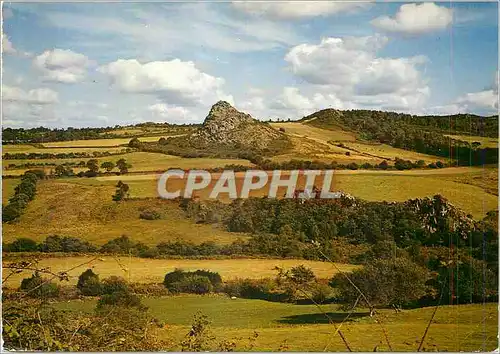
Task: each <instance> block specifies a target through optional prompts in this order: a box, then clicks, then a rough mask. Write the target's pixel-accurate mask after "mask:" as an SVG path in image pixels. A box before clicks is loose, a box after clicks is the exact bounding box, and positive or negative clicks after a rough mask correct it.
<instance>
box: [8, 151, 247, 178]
mask: <svg viewBox="0 0 500 354" xmlns="http://www.w3.org/2000/svg"><path fill="white" fill-rule="evenodd" d="M96 159H97V161H98V163H99V165H101V163H103V162H105V161H112V162H116V161H118V160H119V159H125V160H127V162H128V163H129V164H131V165H132V167H131V168H130V169H129V171H130V172H144V171H148V172H151V171H166V170H167V169H169V168H181V169H193V168H201V169H205V168H206V169H209V168H215V167H224V166H225V165H231V164H235V165H244V166H253V164H252V163H250V162H249V161H248V160H243V159H215V158H214V159H213V158H184V157H179V156H173V155H166V154H161V153H153V152H131V153H128V154H123V155H114V156H106V157H99V158H96ZM88 160H90V158H85V159H82V158H75V159H41V160H4V164H10V163H13V164H23V163H27V162H34V163H50V164H56V165H59V164H63V163H68V162H73V163H79V162H80V161H85V162H86V161H88ZM4 167H5V166H4ZM36 168H43V169H44V170H45V171H46V172H47V173H48V172H49V171H50V170H51V169H54V167H36ZM26 170H28V169H8V170H5V169H4V170H3V174H4V175H13V176H14V175H22V174H23V173H24V172H25V171H26ZM73 170H74V172H75V173H78V172H79V171H86V170H87V169H86V168H78V167H73ZM114 171H118V169H116V168H115V169H114Z"/></svg>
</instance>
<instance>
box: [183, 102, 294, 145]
mask: <svg viewBox="0 0 500 354" xmlns="http://www.w3.org/2000/svg"><path fill="white" fill-rule="evenodd" d="M277 139H286V137H285V136H284V134H282V133H281V132H279V131H277V130H275V129H273V128H272V127H271V126H270V125H269V124H268V123H264V122H260V121H258V120H257V119H254V118H252V116H251V115H249V114H246V113H243V112H240V111H238V110H237V109H236V108H234V107H233V106H231V105H230V104H229V103H228V102H225V101H219V102H217V103H216V104H214V105H213V106H212V108H211V109H210V112H209V113H208V115H207V117H206V118H205V121H204V122H203V125H202V126H201V127H199V128H198V129H197V130H196V131H195V132H193V133H192V134H191V135H190V136H189V137H188V140H189V141H190V142H191V143H192V144H193V145H194V146H196V147H200V148H203V147H206V146H213V145H214V144H216V145H225V146H232V147H240V148H243V149H245V148H248V149H258V150H262V149H265V148H268V147H269V146H271V145H272V144H273V142H274V141H276V140H277Z"/></svg>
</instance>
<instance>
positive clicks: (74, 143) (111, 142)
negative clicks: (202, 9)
mask: <svg viewBox="0 0 500 354" xmlns="http://www.w3.org/2000/svg"><path fill="white" fill-rule="evenodd" d="M181 135H183V134H172V135H169V134H165V135H164V137H169V136H181ZM161 137H162V136H160V135H155V136H141V137H138V139H139V141H142V142H152V141H158V139H160V138H161ZM130 139H131V138H117V139H91V140H71V141H56V142H50V143H43V144H42V145H43V146H45V147H47V148H65V147H93V146H105V147H107V146H110V147H111V146H122V145H127V144H128V143H129V142H130Z"/></svg>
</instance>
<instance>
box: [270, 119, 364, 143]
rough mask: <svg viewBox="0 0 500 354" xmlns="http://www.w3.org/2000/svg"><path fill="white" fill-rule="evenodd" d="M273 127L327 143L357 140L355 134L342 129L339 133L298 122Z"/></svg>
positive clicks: (290, 133) (289, 133)
mask: <svg viewBox="0 0 500 354" xmlns="http://www.w3.org/2000/svg"><path fill="white" fill-rule="evenodd" d="M271 126H272V127H273V128H275V129H280V128H283V129H285V133H286V134H288V135H293V136H298V137H307V138H311V139H315V140H320V141H324V142H327V141H329V140H334V141H355V140H356V136H355V135H354V134H352V133H350V132H347V131H344V130H341V129H339V130H338V131H335V130H326V129H321V128H316V127H313V126H310V125H307V124H302V123H297V122H285V123H271Z"/></svg>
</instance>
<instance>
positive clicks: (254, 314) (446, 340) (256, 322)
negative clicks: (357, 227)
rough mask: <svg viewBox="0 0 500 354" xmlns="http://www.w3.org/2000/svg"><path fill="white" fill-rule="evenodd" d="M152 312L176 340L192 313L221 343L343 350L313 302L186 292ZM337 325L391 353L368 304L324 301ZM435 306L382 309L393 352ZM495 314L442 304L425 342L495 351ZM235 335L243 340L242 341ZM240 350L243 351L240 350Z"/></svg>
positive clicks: (363, 343) (364, 346) (416, 333)
mask: <svg viewBox="0 0 500 354" xmlns="http://www.w3.org/2000/svg"><path fill="white" fill-rule="evenodd" d="M143 302H144V304H145V305H147V306H148V307H149V309H150V310H149V311H150V312H151V314H152V315H154V316H156V317H157V318H158V319H160V320H162V321H163V322H164V323H165V326H164V328H163V329H162V330H161V332H160V333H161V335H162V336H164V337H165V338H170V339H174V342H177V343H178V342H179V341H180V340H182V337H183V336H184V335H185V334H186V333H187V332H188V331H189V328H190V324H191V323H192V318H193V315H194V314H195V313H197V312H198V311H201V313H203V314H205V315H207V316H208V318H209V320H211V322H212V323H211V327H210V328H211V331H212V333H213V335H215V336H216V337H217V338H218V339H219V340H220V339H236V340H237V343H239V344H240V345H241V346H242V347H245V345H247V344H248V342H247V340H246V339H247V338H248V337H250V336H252V334H253V333H254V331H256V332H257V333H258V337H257V339H256V340H255V342H254V345H255V347H254V348H253V350H258V351H277V350H278V349H279V347H280V346H282V345H284V344H285V345H286V346H287V347H288V348H287V351H346V347H345V346H344V344H343V343H342V341H341V339H340V337H339V336H338V335H337V334H335V329H334V327H333V325H331V324H329V323H328V320H327V319H326V317H325V316H324V315H323V314H322V313H321V312H320V310H319V309H318V308H317V307H316V306H314V305H295V304H286V303H275V302H267V301H263V300H248V299H234V300H232V299H229V298H228V297H226V296H217V295H212V296H195V295H181V296H174V297H162V298H145V299H144V300H143ZM56 306H57V307H58V308H60V309H65V310H70V311H84V312H90V311H93V308H94V306H95V301H93V300H85V301H83V302H82V301H69V302H62V303H58V304H57V305H56ZM321 310H322V311H323V312H327V313H328V314H329V316H330V318H331V319H332V320H333V321H335V322H337V323H336V326H340V325H341V323H342V327H341V330H342V331H343V334H344V336H345V337H346V339H347V341H348V342H349V344H350V346H351V348H352V349H353V350H354V351H365V352H369V351H373V350H374V348H375V347H377V349H378V351H388V350H389V348H388V346H387V345H386V344H385V343H386V342H385V339H384V335H383V333H382V330H381V327H380V326H379V325H378V324H376V323H375V321H374V318H370V317H369V316H368V312H367V310H365V309H359V310H358V311H356V312H355V313H353V314H352V315H351V316H350V318H349V319H348V320H347V321H345V322H343V321H344V319H345V318H346V316H347V313H346V312H343V311H341V310H340V309H339V308H338V306H337V305H335V304H329V305H321ZM433 310H434V309H433V308H431V307H428V308H420V309H415V310H404V311H403V312H402V313H398V314H396V313H394V311H392V310H379V315H378V316H380V317H379V318H380V319H381V321H382V323H383V326H384V328H385V330H386V332H387V337H388V338H389V342H390V343H391V346H392V348H393V350H394V351H416V350H417V348H418V345H419V343H420V339H421V338H422V334H423V333H424V330H425V327H426V325H427V323H428V321H429V319H430V317H431V315H432V312H433ZM497 333H498V315H497V306H496V304H492V303H490V304H485V305H459V306H441V307H440V308H439V309H438V311H437V313H436V316H435V318H434V321H433V323H432V325H431V326H430V328H429V332H428V334H427V337H426V341H425V342H424V349H425V350H427V351H428V350H431V351H435V350H437V351H477V350H480V351H492V350H494V349H495V348H497V345H498V344H497V339H496V337H497ZM238 338H241V339H239V340H238ZM240 350H242V349H240Z"/></svg>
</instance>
